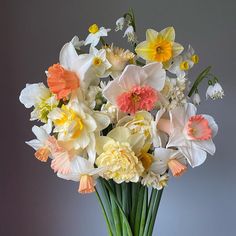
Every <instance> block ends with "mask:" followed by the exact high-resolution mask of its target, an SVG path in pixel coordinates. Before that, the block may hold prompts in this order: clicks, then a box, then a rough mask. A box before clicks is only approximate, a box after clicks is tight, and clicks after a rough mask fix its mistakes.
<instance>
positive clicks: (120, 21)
mask: <svg viewBox="0 0 236 236" xmlns="http://www.w3.org/2000/svg"><path fill="white" fill-rule="evenodd" d="M124 24H125V18H124V17H121V18H119V19H118V20H117V21H116V29H115V31H119V30H123V28H124Z"/></svg>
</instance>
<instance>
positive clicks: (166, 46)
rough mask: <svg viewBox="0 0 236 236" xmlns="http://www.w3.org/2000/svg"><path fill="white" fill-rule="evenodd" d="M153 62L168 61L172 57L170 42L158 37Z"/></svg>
mask: <svg viewBox="0 0 236 236" xmlns="http://www.w3.org/2000/svg"><path fill="white" fill-rule="evenodd" d="M154 48H155V51H156V53H155V60H156V61H159V62H165V61H168V60H169V59H170V58H171V57H172V44H171V42H169V41H167V40H165V39H163V38H162V37H158V38H157V41H156V42H155V46H154Z"/></svg>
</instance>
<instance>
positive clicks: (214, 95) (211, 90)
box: [206, 82, 224, 100]
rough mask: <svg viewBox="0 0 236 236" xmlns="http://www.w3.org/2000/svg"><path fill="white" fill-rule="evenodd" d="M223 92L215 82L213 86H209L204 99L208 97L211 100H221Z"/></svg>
mask: <svg viewBox="0 0 236 236" xmlns="http://www.w3.org/2000/svg"><path fill="white" fill-rule="evenodd" d="M223 96H224V90H223V88H222V87H221V85H220V84H219V83H218V82H217V83H215V84H214V85H209V86H208V88H207V91H206V99H208V98H209V97H210V98H211V99H213V100H215V99H219V98H221V99H222V98H223Z"/></svg>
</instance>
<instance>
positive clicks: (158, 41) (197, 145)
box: [20, 10, 224, 235]
mask: <svg viewBox="0 0 236 236" xmlns="http://www.w3.org/2000/svg"><path fill="white" fill-rule="evenodd" d="M157 28H158V26H157ZM119 31H124V32H123V37H124V38H125V40H126V38H127V40H128V42H130V43H131V44H132V45H133V47H134V50H133V51H132V50H129V49H126V48H121V47H119V45H115V44H113V43H110V42H109V40H107V38H108V36H109V34H110V33H115V32H119ZM136 31H137V26H136V23H135V18H134V14H133V11H132V10H130V11H129V12H127V13H125V14H124V15H123V16H121V17H120V18H119V19H118V20H117V21H116V24H115V29H114V30H113V31H111V30H110V29H109V28H107V27H103V26H99V24H92V25H91V26H89V27H88V35H87V37H85V40H79V38H78V37H77V36H75V37H73V38H72V40H70V39H69V40H68V42H66V43H65V45H64V46H63V47H62V49H61V51H60V53H59V58H58V59H55V63H54V64H53V65H48V68H45V69H46V75H45V78H43V82H39V83H36V84H27V85H26V87H25V88H24V89H23V90H22V91H21V94H20V101H21V103H23V104H24V105H25V107H26V108H33V110H32V112H31V115H30V120H32V121H35V120H38V121H39V122H41V124H40V125H39V124H37V125H34V126H33V128H32V131H33V133H34V134H35V136H36V139H33V140H31V141H28V142H26V143H27V144H28V145H30V146H31V147H33V148H34V149H35V157H36V158H37V160H39V161H41V162H50V165H51V168H52V170H53V171H54V172H55V173H56V174H57V176H58V177H60V178H62V179H66V180H72V181H76V182H79V184H78V191H79V192H80V193H91V192H94V191H96V183H97V180H99V181H100V180H101V183H103V188H105V189H106V188H107V191H110V190H112V191H113V192H111V193H110V194H111V199H110V200H111V204H117V207H118V208H120V207H121V206H119V204H118V203H119V195H117V196H118V203H117V202H116V201H115V202H116V203H114V202H113V203H112V196H113V195H114V191H115V192H117V191H118V190H117V189H116V188H118V189H119V187H116V186H117V185H122V186H123V184H125V183H135V184H136V185H137V186H139V187H138V189H142V186H145V187H146V186H147V187H151V188H153V189H154V190H155V189H156V190H161V189H163V188H164V187H165V186H166V185H167V183H168V180H169V176H170V175H173V176H174V177H179V176H181V175H183V174H184V173H185V172H186V171H188V170H189V167H196V166H199V165H201V164H203V162H204V161H205V160H206V158H207V153H209V154H211V155H213V154H214V153H215V145H214V143H213V138H214V137H215V135H216V134H217V131H218V126H217V124H216V122H215V121H214V119H213V117H211V116H210V115H207V114H201V113H200V114H199V113H198V112H197V108H196V106H195V105H199V104H200V101H201V98H200V95H199V91H200V89H201V86H200V85H201V82H202V81H203V80H204V79H208V85H209V87H208V88H206V97H207V98H212V99H214V100H215V99H218V98H222V97H223V95H224V91H223V89H222V87H221V85H220V84H219V79H218V78H216V76H215V75H214V74H212V72H211V67H210V66H209V67H207V68H206V69H204V70H203V71H202V72H201V73H200V74H199V76H198V77H197V78H196V80H193V78H192V76H191V69H192V68H193V67H195V66H198V63H199V61H200V60H199V56H198V54H197V52H195V50H194V49H193V47H192V46H191V45H186V47H185V45H182V44H181V43H179V41H178V35H177V34H176V32H175V29H174V28H173V27H172V26H169V27H166V28H165V29H147V30H146V35H143V36H141V37H140V38H138V37H137V33H136ZM80 38H81V37H80ZM86 50H87V51H86ZM191 99H192V103H193V104H192V103H191ZM104 181H105V182H104ZM111 183H112V184H111ZM114 183H115V184H116V185H114ZM124 186H126V187H127V186H129V185H124ZM140 186H141V187H140ZM126 187H125V189H126ZM127 188H128V187H127ZM115 189H116V190H115ZM132 189H133V191H136V190H135V188H133V187H132ZM127 191H128V190H127ZM142 191H143V196H146V195H147V194H148V193H147V192H146V190H142ZM97 193H98V192H97ZM134 193H135V192H134ZM117 194H119V191H118V192H117ZM145 194H146V195H145ZM153 194H154V195H153V196H152V197H153V198H154V196H156V195H155V192H154V193H153ZM126 197H127V196H126ZM146 197H147V196H146ZM152 197H151V198H150V199H151V200H150V201H152ZM156 197H157V196H156ZM160 197H161V195H160V196H159V195H158V198H160ZM107 200H109V199H107ZM110 200H109V201H110ZM159 200H160V199H159ZM159 200H158V201H159ZM127 201H128V200H127ZM153 201H154V200H153ZM122 204H123V203H122ZM153 204H154V203H153ZM158 204H159V203H158ZM154 206H155V204H154V205H153V207H154ZM130 210H131V209H130ZM126 211H128V209H126V208H125V209H124V212H123V213H125V212H126ZM123 213H122V214H121V215H122V217H123V216H124V215H123ZM108 214H109V213H108ZM130 214H131V215H132V214H133V212H132V211H131V212H130ZM150 214H151V213H150ZM150 217H151V216H150ZM106 219H107V224H108V226H109V228H110V230H109V232H110V233H111V234H110V235H121V234H114V232H112V225H115V224H116V223H117V222H114V220H116V218H114V219H113V221H112V220H111V221H110V220H109V219H108V217H107V218H106ZM150 219H151V218H150ZM124 222H125V223H124V224H125V226H124V228H125V230H127V232H131V231H132V230H134V232H137V229H136V228H135V227H139V226H135V223H134V222H133V224H134V225H132V222H131V223H130V228H129V227H128V225H127V224H128V223H127V219H126V220H125V221H124ZM150 222H151V221H150ZM150 222H149V225H148V226H145V224H144V225H143V228H142V229H140V228H139V229H138V232H139V235H145V233H148V232H149V230H150V228H148V227H149V226H150V224H151V223H150ZM146 224H148V223H147V222H146ZM116 230H118V231H119V228H116ZM135 230H136V231H135ZM140 230H141V231H140ZM140 232H141V233H142V232H143V234H140ZM123 235H126V234H123ZM127 235H129V234H127ZM134 235H136V234H135V233H134ZM147 235H150V234H147Z"/></svg>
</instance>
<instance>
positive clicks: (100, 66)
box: [90, 47, 112, 78]
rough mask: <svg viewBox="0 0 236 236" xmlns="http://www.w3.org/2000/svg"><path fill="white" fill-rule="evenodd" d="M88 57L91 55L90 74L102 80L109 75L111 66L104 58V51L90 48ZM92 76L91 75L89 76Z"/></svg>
mask: <svg viewBox="0 0 236 236" xmlns="http://www.w3.org/2000/svg"><path fill="white" fill-rule="evenodd" d="M90 55H92V58H91V59H92V67H91V74H94V76H95V77H97V78H104V77H107V76H108V75H109V71H108V69H109V68H110V67H111V66H112V65H111V64H110V63H109V61H108V60H107V58H106V50H105V49H100V50H98V49H96V48H93V47H91V48H90ZM91 76H92V75H91Z"/></svg>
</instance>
